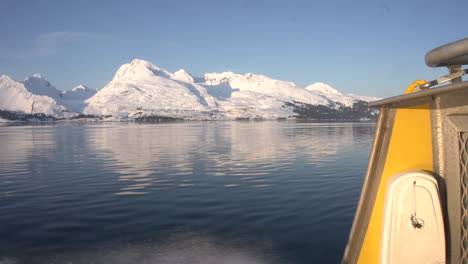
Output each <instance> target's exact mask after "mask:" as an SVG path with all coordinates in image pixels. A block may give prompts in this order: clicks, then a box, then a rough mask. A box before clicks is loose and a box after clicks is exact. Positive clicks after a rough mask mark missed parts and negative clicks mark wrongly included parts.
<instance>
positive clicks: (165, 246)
mask: <svg viewBox="0 0 468 264" xmlns="http://www.w3.org/2000/svg"><path fill="white" fill-rule="evenodd" d="M264 251H265V250H259V249H258V248H256V247H255V246H252V248H251V247H245V246H239V245H237V244H227V243H224V242H218V241H215V240H212V239H209V238H207V237H193V236H191V237H190V238H183V237H178V238H172V239H170V240H168V241H167V242H164V243H161V244H160V243H140V244H128V245H124V246H122V245H120V246H115V247H111V248H106V249H101V250H97V251H89V252H87V251H85V252H80V253H73V254H63V255H59V256H57V255H56V256H49V257H48V259H47V260H46V262H38V263H54V264H62V263H63V264H81V263H83V264H84V263H95V264H100V263H103V264H104V263H113V264H133V263H141V264H150V263H151V264H153V263H154V264H221V263H222V264H275V263H278V262H276V261H274V260H273V256H272V255H271V254H267V253H265V252H264ZM13 263H14V264H16V262H11V263H10V262H5V263H4V262H0V264H13ZM18 264H19V263H18Z"/></svg>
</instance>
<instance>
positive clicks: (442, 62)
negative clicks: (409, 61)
mask: <svg viewBox="0 0 468 264" xmlns="http://www.w3.org/2000/svg"><path fill="white" fill-rule="evenodd" d="M426 64H427V66H429V67H442V66H448V67H449V66H455V65H466V64H468V38H465V39H461V40H458V41H454V42H451V43H449V44H446V45H443V46H440V47H438V48H435V49H433V50H431V51H429V52H428V53H427V54H426Z"/></svg>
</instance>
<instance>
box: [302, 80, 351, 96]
mask: <svg viewBox="0 0 468 264" xmlns="http://www.w3.org/2000/svg"><path fill="white" fill-rule="evenodd" d="M305 89H306V90H308V91H313V92H317V93H321V94H342V93H340V92H338V90H336V89H333V88H332V87H331V86H330V85H328V84H325V83H322V82H316V83H313V84H311V85H309V86H307V87H306V88H305Z"/></svg>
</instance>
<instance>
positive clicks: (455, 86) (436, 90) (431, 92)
mask: <svg viewBox="0 0 468 264" xmlns="http://www.w3.org/2000/svg"><path fill="white" fill-rule="evenodd" d="M466 88H468V81H464V82H461V83H455V84H449V85H445V86H440V87H437V88H432V89H427V90H423V91H419V92H415V93H409V94H403V95H398V96H394V97H390V98H386V99H382V100H379V101H375V102H371V103H369V106H370V107H376V106H382V105H388V104H392V103H400V102H404V101H407V100H410V99H417V98H422V97H428V96H432V95H436V94H441V93H446V92H452V91H456V90H460V89H466Z"/></svg>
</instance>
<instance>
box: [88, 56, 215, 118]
mask: <svg viewBox="0 0 468 264" xmlns="http://www.w3.org/2000/svg"><path fill="white" fill-rule="evenodd" d="M189 77H190V76H189V75H188V74H184V73H179V74H177V75H174V74H172V73H170V72H167V71H165V70H163V69H160V68H159V67H157V66H155V65H154V64H152V63H150V62H147V61H143V60H133V61H132V62H131V63H129V64H124V65H122V66H121V67H120V69H119V70H118V71H117V73H116V74H115V76H114V78H113V79H112V81H111V82H110V83H109V84H107V85H106V86H105V87H104V88H102V89H101V90H99V91H98V92H97V93H96V95H94V96H93V97H91V98H90V99H88V100H86V101H85V102H86V103H87V104H88V106H87V107H86V108H85V109H84V113H86V114H100V115H118V116H128V115H129V114H130V116H131V115H132V114H135V113H137V112H143V113H147V114H164V113H172V114H176V113H178V112H181V111H182V112H184V111H198V112H200V111H207V110H210V109H211V107H212V106H215V104H216V102H215V100H214V98H212V97H211V96H210V95H209V94H208V93H207V92H206V89H205V88H203V87H201V86H200V85H196V84H194V83H192V82H191V81H190V78H189ZM181 79H182V80H181Z"/></svg>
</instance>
